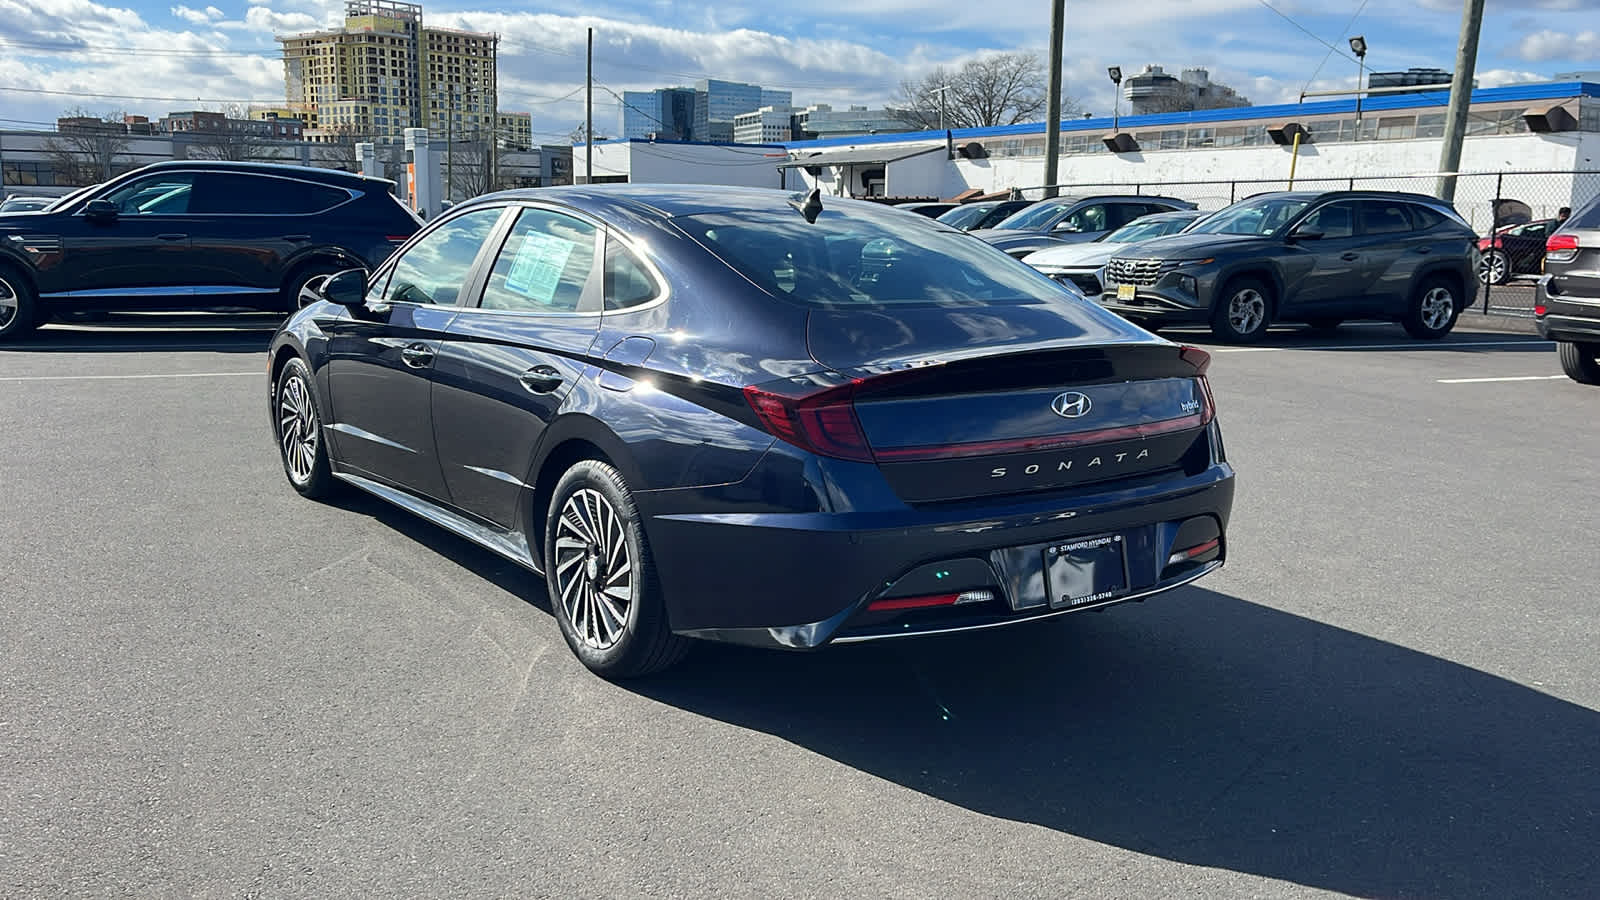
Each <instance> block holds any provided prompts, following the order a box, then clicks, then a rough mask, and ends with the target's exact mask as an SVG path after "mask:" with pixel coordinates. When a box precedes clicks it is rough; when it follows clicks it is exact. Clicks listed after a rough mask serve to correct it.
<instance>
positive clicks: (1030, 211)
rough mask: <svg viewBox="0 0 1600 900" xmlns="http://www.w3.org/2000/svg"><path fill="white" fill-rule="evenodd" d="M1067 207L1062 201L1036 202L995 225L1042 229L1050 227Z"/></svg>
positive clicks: (1027, 229)
mask: <svg viewBox="0 0 1600 900" xmlns="http://www.w3.org/2000/svg"><path fill="white" fill-rule="evenodd" d="M1065 208H1066V206H1065V204H1061V203H1035V204H1033V205H1032V206H1028V207H1024V208H1023V209H1020V210H1018V211H1017V212H1016V213H1015V214H1013V215H1012V216H1010V217H1009V218H1007V219H1004V220H1002V221H1001V222H1000V224H998V225H996V226H994V227H996V228H1005V229H1012V230H1016V231H1040V230H1042V229H1044V228H1047V227H1049V225H1050V223H1051V222H1054V221H1055V220H1056V218H1057V217H1059V216H1060V215H1061V211H1062V210H1063V209H1065Z"/></svg>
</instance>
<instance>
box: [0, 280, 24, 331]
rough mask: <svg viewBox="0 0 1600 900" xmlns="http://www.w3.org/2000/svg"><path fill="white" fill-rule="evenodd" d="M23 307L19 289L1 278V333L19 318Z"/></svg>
mask: <svg viewBox="0 0 1600 900" xmlns="http://www.w3.org/2000/svg"><path fill="white" fill-rule="evenodd" d="M21 306H22V301H21V300H20V299H19V298H18V297H17V289H16V288H14V287H12V286H11V282H9V281H6V280H5V279H4V278H0V331H4V330H5V329H6V328H7V327H8V326H9V325H10V324H11V323H12V321H13V320H15V319H16V318H17V313H18V312H19V310H20V309H21Z"/></svg>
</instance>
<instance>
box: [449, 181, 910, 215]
mask: <svg viewBox="0 0 1600 900" xmlns="http://www.w3.org/2000/svg"><path fill="white" fill-rule="evenodd" d="M806 193H807V192H806V191H795V190H787V191H785V190H779V189H777V188H743V187H724V186H721V185H700V184H594V185H562V186H558V187H543V188H517V189H515V190H509V191H500V192H498V193H494V194H485V195H483V196H481V197H474V198H473V199H472V200H470V201H467V202H465V203H461V204H458V205H457V206H456V207H454V209H462V208H464V207H467V206H476V205H478V204H480V203H486V202H494V201H496V200H501V201H503V200H508V199H509V200H528V201H539V200H543V201H548V202H552V203H561V204H565V205H567V206H571V207H573V208H575V209H580V210H583V211H585V212H590V213H593V214H595V215H599V216H604V215H605V214H606V213H608V212H627V213H632V214H635V215H639V214H645V215H650V216H659V217H665V218H677V217H680V216H698V215H704V214H707V213H725V212H780V211H781V212H792V210H791V209H790V208H789V205H788V204H789V201H790V200H795V199H803V198H804V197H805V195H806ZM840 207H849V208H852V209H876V210H883V209H904V208H905V207H903V206H901V207H893V206H885V205H884V204H882V203H874V202H871V201H868V200H852V199H850V198H848V197H834V196H829V195H826V194H825V195H823V196H822V208H823V209H830V208H835V209H836V208H840Z"/></svg>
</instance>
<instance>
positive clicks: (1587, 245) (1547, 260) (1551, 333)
mask: <svg viewBox="0 0 1600 900" xmlns="http://www.w3.org/2000/svg"><path fill="white" fill-rule="evenodd" d="M1533 314H1534V320H1535V321H1536V322H1537V324H1538V328H1539V334H1540V335H1541V336H1542V337H1544V338H1545V339H1546V340H1552V341H1556V342H1557V344H1556V349H1557V352H1558V353H1559V354H1560V357H1561V369H1562V371H1564V372H1566V373H1567V377H1569V378H1571V379H1572V380H1573V381H1576V382H1578V383H1579V384H1594V385H1600V198H1596V199H1594V200H1590V201H1589V202H1588V203H1587V204H1584V206H1583V207H1581V208H1580V209H1578V211H1577V212H1575V213H1573V215H1572V216H1571V217H1570V218H1568V219H1567V221H1566V222H1565V223H1564V224H1563V225H1562V226H1561V227H1560V228H1559V229H1558V230H1557V231H1556V233H1555V234H1552V235H1550V237H1549V239H1548V240H1547V241H1546V242H1545V253H1544V275H1543V276H1541V277H1540V279H1539V298H1538V301H1537V302H1536V303H1535V305H1534V307H1533Z"/></svg>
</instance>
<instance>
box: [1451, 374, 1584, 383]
mask: <svg viewBox="0 0 1600 900" xmlns="http://www.w3.org/2000/svg"><path fill="white" fill-rule="evenodd" d="M1565 377H1567V376H1565V375H1507V376H1505V377H1503V378H1441V379H1439V383H1440V384H1488V383H1490V382H1492V381H1555V380H1556V379H1557V378H1565Z"/></svg>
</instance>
